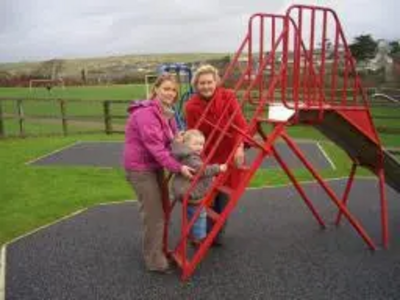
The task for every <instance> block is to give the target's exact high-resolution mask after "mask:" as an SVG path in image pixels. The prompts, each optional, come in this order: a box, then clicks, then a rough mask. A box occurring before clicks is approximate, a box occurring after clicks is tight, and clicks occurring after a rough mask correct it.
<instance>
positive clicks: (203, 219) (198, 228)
mask: <svg viewBox="0 0 400 300" xmlns="http://www.w3.org/2000/svg"><path fill="white" fill-rule="evenodd" d="M198 207H199V206H198V205H188V207H187V220H188V223H189V222H190V221H191V219H192V217H193V216H194V214H195V212H196V210H197V209H198ZM190 233H191V236H192V238H193V239H195V240H197V241H199V240H202V239H204V238H205V237H206V235H207V212H206V209H205V208H204V207H203V209H202V210H201V212H200V215H199V217H198V218H197V220H196V221H195V222H194V224H193V227H192V228H191V230H190Z"/></svg>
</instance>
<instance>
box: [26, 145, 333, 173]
mask: <svg viewBox="0 0 400 300" xmlns="http://www.w3.org/2000/svg"><path fill="white" fill-rule="evenodd" d="M299 147H300V149H301V150H302V151H303V153H304V154H305V156H306V157H307V159H308V160H309V161H310V162H311V163H312V164H313V166H314V167H315V168H316V169H319V170H321V169H326V168H332V166H331V165H330V162H329V161H328V160H327V158H326V157H325V155H324V153H323V152H322V151H321V149H320V148H319V147H318V145H317V144H316V143H314V142H300V143H299ZM276 149H277V151H278V153H279V154H280V155H281V156H282V158H283V159H284V161H285V163H286V164H288V166H289V167H291V168H302V167H303V165H302V164H301V162H300V161H299V159H298V158H297V157H296V156H295V155H294V154H293V152H292V151H291V150H290V149H289V148H288V146H287V145H286V144H284V143H277V144H276ZM122 151H123V144H122V143H120V142H81V143H77V144H74V145H72V146H71V147H68V148H64V149H63V150H61V151H58V152H55V153H53V154H50V155H48V156H44V157H42V158H41V159H39V160H36V161H34V162H33V163H32V164H33V165H67V166H94V167H121V166H122ZM256 155H257V150H254V149H250V150H248V151H246V159H247V161H249V162H251V161H252V160H253V159H254V158H255V156H256ZM261 167H262V168H277V167H278V164H277V162H276V160H275V159H274V158H272V157H269V158H266V159H265V160H264V161H263V164H262V166H261Z"/></svg>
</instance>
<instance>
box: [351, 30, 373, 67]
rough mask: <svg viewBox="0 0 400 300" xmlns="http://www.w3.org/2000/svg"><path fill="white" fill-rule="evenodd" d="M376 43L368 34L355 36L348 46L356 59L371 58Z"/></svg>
mask: <svg viewBox="0 0 400 300" xmlns="http://www.w3.org/2000/svg"><path fill="white" fill-rule="evenodd" d="M377 46H378V43H377V42H376V41H375V40H374V39H373V38H372V36H371V35H370V34H365V35H359V36H357V37H355V39H354V42H353V43H352V44H351V45H350V46H349V47H350V51H351V54H352V55H353V57H354V58H355V59H356V60H357V61H363V60H367V59H372V58H373V57H374V56H375V52H376V48H377Z"/></svg>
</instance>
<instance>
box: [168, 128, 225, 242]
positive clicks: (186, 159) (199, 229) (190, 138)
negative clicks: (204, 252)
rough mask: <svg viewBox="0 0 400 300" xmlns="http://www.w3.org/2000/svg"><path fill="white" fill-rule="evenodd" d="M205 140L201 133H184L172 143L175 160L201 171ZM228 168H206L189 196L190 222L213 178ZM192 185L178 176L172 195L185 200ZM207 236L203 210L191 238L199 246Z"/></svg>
mask: <svg viewBox="0 0 400 300" xmlns="http://www.w3.org/2000/svg"><path fill="white" fill-rule="evenodd" d="M204 142H205V138H204V135H203V134H202V133H201V131H199V130H197V129H191V130H188V131H186V132H184V133H183V136H182V138H181V139H180V140H175V141H174V142H173V143H172V154H173V155H174V156H175V158H176V159H177V160H178V161H179V162H181V163H182V164H184V165H187V166H189V167H192V168H193V169H195V170H196V171H199V170H200V168H201V167H202V165H203V161H202V159H201V156H200V154H201V152H202V151H203V148H204ZM226 169H227V166H226V165H225V164H223V165H209V166H207V167H206V168H205V170H204V172H203V174H202V176H201V177H200V178H199V180H198V181H197V184H196V185H195V187H194V189H193V190H192V192H191V193H190V195H189V200H188V208H187V218H188V221H189V222H190V220H191V218H192V216H193V215H194V213H195V212H196V209H197V207H198V205H199V204H200V202H201V200H202V199H203V198H204V196H205V195H206V193H207V191H208V189H209V188H210V187H211V184H212V180H213V177H214V176H215V175H217V174H219V173H220V172H225V171H226ZM190 185H191V182H190V180H188V179H187V178H185V177H184V176H182V175H181V174H176V175H175V177H174V179H173V182H172V195H173V197H174V198H175V199H179V200H180V201H182V200H183V197H184V196H185V194H186V192H187V191H188V189H189V187H190ZM206 235H207V213H206V210H205V209H204V208H203V209H202V211H201V213H200V216H199V217H198V219H197V220H196V221H195V223H194V225H193V227H192V229H191V238H192V242H193V243H194V244H199V243H201V241H202V240H203V239H204V238H205V237H206Z"/></svg>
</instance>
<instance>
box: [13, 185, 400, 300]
mask: <svg viewBox="0 0 400 300" xmlns="http://www.w3.org/2000/svg"><path fill="white" fill-rule="evenodd" d="M330 185H331V186H332V188H334V190H335V191H337V192H338V193H339V194H341V193H342V192H343V189H344V186H345V181H342V180H340V181H332V182H330ZM305 189H306V191H307V192H308V194H309V195H310V197H311V199H312V200H313V202H314V203H315V204H316V206H317V207H318V209H319V211H320V212H321V214H322V215H323V217H324V220H325V221H327V224H328V228H327V229H326V230H321V229H320V227H319V226H318V225H317V223H316V221H315V220H314V219H313V218H312V216H311V214H310V212H309V211H308V209H307V208H306V207H305V205H304V204H303V202H302V201H301V199H300V197H299V196H298V195H297V193H295V190H294V189H293V188H292V187H282V188H271V189H262V190H248V191H247V192H246V193H245V195H244V196H243V198H242V199H241V200H240V202H239V204H238V207H237V208H236V210H235V211H234V213H233V214H232V216H231V217H230V219H229V224H228V228H227V238H226V241H225V245H224V246H223V247H221V248H218V249H213V250H211V251H210V252H209V254H208V255H207V257H206V258H205V260H204V261H203V262H202V263H201V265H200V267H199V268H198V269H197V270H196V272H195V274H194V276H193V277H192V278H191V280H190V281H189V282H186V283H182V282H181V281H180V278H179V275H180V274H179V273H178V272H176V273H173V274H169V275H156V274H149V273H147V272H146V271H145V269H144V267H143V263H142V258H141V242H140V241H141V229H140V228H141V226H140V224H141V223H140V219H139V213H138V209H137V206H136V204H135V203H123V204H115V205H105V206H96V207H94V208H91V209H89V210H87V211H85V212H83V213H81V214H79V215H76V216H74V217H72V218H70V219H66V220H64V221H61V222H60V223H57V224H55V225H53V226H51V227H48V228H47V229H43V230H40V231H39V232H36V233H34V234H33V235H30V236H28V237H25V238H23V239H21V240H19V241H17V242H14V243H12V244H11V245H9V246H8V247H7V272H6V296H7V297H6V299H7V300H25V299H27V300H28V299H29V300H36V299H37V300H44V299H58V300H63V299H87V300H91V299H93V300H103V299H104V300H112V299H118V300H123V299H126V300H128V299H162V300H166V299H271V300H275V299H284V300H286V299H318V300H324V299H327V300H328V299H329V300H332V299H342V300H345V299H352V300H357V299H360V300H365V299H374V300H379V299H382V300H383V299H385V300H389V299H393V300H394V299H400V285H399V282H400V235H399V230H400V196H399V195H398V194H396V193H395V192H394V191H393V190H391V189H389V188H388V189H387V190H388V199H389V210H390V230H391V245H390V249H389V250H378V251H376V252H371V251H370V250H369V249H368V248H367V246H366V245H365V244H364V242H363V240H361V238H360V237H359V236H358V235H357V234H356V233H355V231H354V230H353V228H352V227H350V226H349V225H348V224H347V222H344V223H343V225H341V226H340V227H338V228H336V227H335V226H334V225H332V220H333V219H334V216H335V209H334V206H333V205H332V204H331V202H330V201H328V198H327V197H326V196H325V194H324V193H323V192H322V191H321V189H320V188H319V187H317V186H316V185H315V184H307V185H305ZM350 208H351V210H352V211H353V212H354V213H355V214H356V215H357V216H359V217H360V220H361V222H362V223H364V224H365V227H366V229H367V230H368V231H369V232H370V233H371V236H372V237H373V238H374V239H375V240H379V236H380V223H379V216H380V209H379V199H378V188H377V182H376V181H375V180H357V181H355V187H354V189H353V190H352V193H351V195H350ZM178 223H179V222H177V221H176V220H175V221H174V222H173V227H177V226H178Z"/></svg>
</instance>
